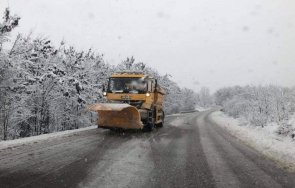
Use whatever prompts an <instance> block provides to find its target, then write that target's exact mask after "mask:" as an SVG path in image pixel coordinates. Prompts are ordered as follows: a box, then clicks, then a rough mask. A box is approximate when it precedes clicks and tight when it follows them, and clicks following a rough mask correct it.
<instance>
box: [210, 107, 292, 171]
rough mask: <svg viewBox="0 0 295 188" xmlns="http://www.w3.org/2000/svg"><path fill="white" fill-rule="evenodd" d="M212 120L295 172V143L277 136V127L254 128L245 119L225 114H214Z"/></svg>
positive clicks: (287, 138) (290, 139) (288, 138)
mask: <svg viewBox="0 0 295 188" xmlns="http://www.w3.org/2000/svg"><path fill="white" fill-rule="evenodd" d="M211 118H212V120H213V121H215V123H216V124H218V125H219V126H221V127H223V128H224V129H226V130H227V131H228V132H229V133H231V134H232V135H233V136H235V137H237V138H238V139H240V140H242V141H243V142H245V143H246V144H248V145H250V146H251V147H253V148H255V149H256V150H258V151H260V152H262V153H263V154H264V155H266V156H268V157H270V158H272V159H274V160H275V161H277V162H279V163H280V164H281V165H283V166H284V167H285V168H288V169H290V170H295V141H294V140H293V139H292V138H290V137H283V136H280V135H277V134H276V133H275V131H276V130H277V125H269V126H265V127H264V128H262V127H254V126H251V125H249V124H247V123H246V121H245V120H243V119H234V118H232V117H229V116H227V115H226V114H224V113H223V112H220V111H218V112H214V113H212V114H211Z"/></svg>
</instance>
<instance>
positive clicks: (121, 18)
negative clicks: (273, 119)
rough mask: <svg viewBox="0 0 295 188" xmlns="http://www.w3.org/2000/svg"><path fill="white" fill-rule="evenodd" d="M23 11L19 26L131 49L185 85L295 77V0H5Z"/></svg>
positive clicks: (112, 59) (110, 48)
mask: <svg viewBox="0 0 295 188" xmlns="http://www.w3.org/2000/svg"><path fill="white" fill-rule="evenodd" d="M8 3H9V6H10V9H11V11H12V12H13V13H16V14H18V15H19V16H21V21H20V26H19V27H18V29H17V30H16V31H15V33H17V32H21V33H29V32H30V31H33V32H34V34H35V35H43V36H47V37H49V38H50V39H52V40H53V41H54V42H55V43H58V42H59V41H61V40H62V39H64V40H65V41H66V42H67V43H68V44H71V45H74V46H76V47H77V48H78V49H88V48H90V47H92V48H94V49H96V50H97V51H99V52H100V53H104V54H105V58H106V60H107V62H109V63H112V64H117V63H119V62H121V61H122V60H123V59H125V58H126V57H127V56H134V57H135V58H136V60H138V61H142V62H145V63H147V64H148V65H150V66H152V67H154V68H156V69H158V71H159V72H160V73H162V74H165V73H169V74H171V75H172V76H173V79H174V80H175V81H176V82H177V83H179V84H180V85H181V86H186V87H189V88H192V89H195V90H199V88H200V87H202V86H207V87H209V88H210V89H211V90H215V89H218V88H220V87H223V86H231V85H235V84H238V85H246V84H269V83H273V84H277V85H285V86H293V85H295V84H294V81H295V73H294V71H295V1H294V0H223V1H221V0H173V1H172V0H10V1H8V0H0V9H1V12H3V11H4V8H5V7H6V6H8Z"/></svg>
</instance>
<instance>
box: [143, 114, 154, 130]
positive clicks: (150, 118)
mask: <svg viewBox="0 0 295 188" xmlns="http://www.w3.org/2000/svg"><path fill="white" fill-rule="evenodd" d="M154 127H155V118H154V111H153V110H152V111H150V112H149V115H148V120H147V122H146V124H145V126H144V127H143V130H144V131H145V132H151V131H153V129H154Z"/></svg>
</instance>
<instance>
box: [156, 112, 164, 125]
mask: <svg viewBox="0 0 295 188" xmlns="http://www.w3.org/2000/svg"><path fill="white" fill-rule="evenodd" d="M161 111H162V117H161V119H162V122H161V123H159V124H158V125H157V127H163V126H164V120H165V112H164V111H163V110H161Z"/></svg>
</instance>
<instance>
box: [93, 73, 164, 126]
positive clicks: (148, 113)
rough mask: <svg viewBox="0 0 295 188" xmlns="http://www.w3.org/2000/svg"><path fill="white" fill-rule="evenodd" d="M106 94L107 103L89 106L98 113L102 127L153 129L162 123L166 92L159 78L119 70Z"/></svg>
mask: <svg viewBox="0 0 295 188" xmlns="http://www.w3.org/2000/svg"><path fill="white" fill-rule="evenodd" d="M103 95H104V96H105V97H106V99H107V101H108V102H107V103H99V104H93V105H90V106H89V109H90V110H91V111H95V112H97V113H98V118H97V124H98V127H99V128H107V129H143V130H146V131H151V130H153V128H154V127H156V126H158V127H161V126H163V123H164V117H165V114H164V111H163V102H164V95H165V91H164V90H163V89H162V88H161V87H160V85H159V84H158V83H157V80H156V79H155V78H153V77H151V76H149V75H145V74H143V73H141V72H117V73H114V74H113V75H112V76H111V77H110V78H109V81H108V86H107V89H104V91H103Z"/></svg>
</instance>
